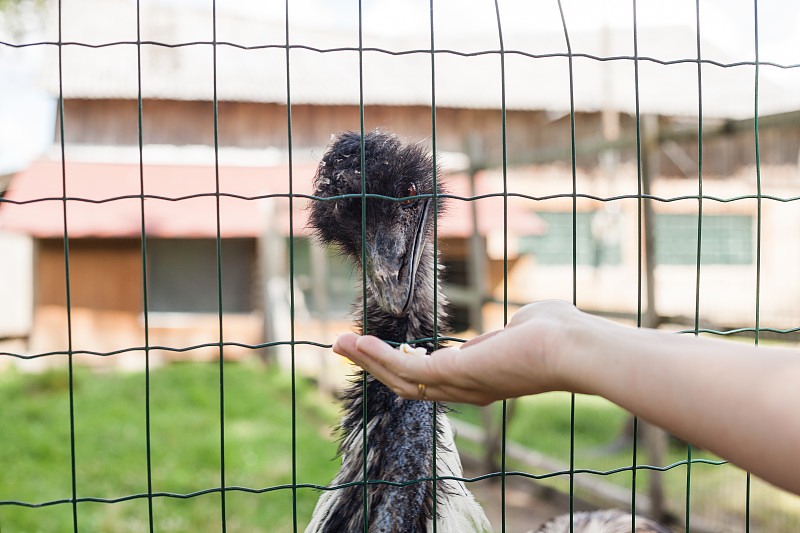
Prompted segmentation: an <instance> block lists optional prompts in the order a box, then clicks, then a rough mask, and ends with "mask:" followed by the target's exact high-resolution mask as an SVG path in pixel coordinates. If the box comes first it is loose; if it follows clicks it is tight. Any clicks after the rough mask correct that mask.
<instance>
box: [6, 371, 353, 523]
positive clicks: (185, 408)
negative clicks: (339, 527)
mask: <svg viewBox="0 0 800 533" xmlns="http://www.w3.org/2000/svg"><path fill="white" fill-rule="evenodd" d="M224 378H225V379H224V381H225V419H224V423H225V485H226V486H227V487H232V486H241V487H249V488H254V489H264V488H268V487H274V486H279V485H285V484H291V483H292V431H291V428H292V404H291V382H290V380H289V378H288V377H286V376H284V375H281V374H279V373H278V372H276V371H272V370H268V369H266V368H264V367H262V366H258V365H250V364H230V365H225V368H224ZM73 390H74V412H75V471H76V490H77V495H78V497H79V498H83V497H95V498H104V499H114V498H121V497H125V496H129V495H136V494H145V493H147V483H148V480H147V450H146V442H147V441H146V429H145V428H146V419H145V376H144V375H143V374H94V373H91V372H90V371H89V370H87V369H85V368H76V369H75V374H74V384H73ZM219 402H220V395H219V367H218V365H215V364H175V365H171V366H167V367H165V368H161V369H158V370H154V371H152V372H151V373H150V406H151V408H150V437H151V472H152V490H153V492H170V493H175V494H190V493H193V492H196V491H203V490H207V489H212V488H216V487H219V486H220V485H221V478H220V471H221V467H220V465H221V456H220V416H219ZM0 404H1V405H2V406H3V408H2V414H0V435H2V436H3V437H2V439H3V444H2V446H0V465H2V469H3V474H2V476H1V477H0V500H15V501H23V502H27V503H34V504H40V503H44V502H49V501H53V500H61V499H68V498H71V495H72V476H71V456H70V417H69V376H68V374H67V373H66V371H50V372H47V373H44V374H39V375H21V374H16V373H14V372H6V373H4V374H0ZM337 419H338V412H337V408H336V407H335V406H333V405H332V403H331V402H330V400H329V399H326V398H323V397H321V396H319V395H318V393H317V392H316V391H315V389H314V388H313V387H312V386H310V385H309V384H308V383H305V382H301V381H299V380H298V383H297V402H296V421H297V426H296V440H297V455H296V461H297V481H298V482H299V483H315V484H320V485H325V484H327V483H328V482H329V481H330V480H331V479H332V477H333V475H334V474H335V472H336V469H337V467H338V463H337V461H333V460H332V459H333V458H334V455H335V449H336V444H335V442H334V438H333V437H332V436H331V434H330V429H329V428H330V427H331V425H332V424H334V423H335V421H336V420H337ZM318 495H319V493H318V492H317V491H315V490H313V489H304V488H301V489H298V490H297V511H296V512H297V518H298V530H300V531H302V530H303V529H304V528H305V525H306V522H307V520H308V518H309V517H310V516H311V512H312V510H313V507H314V504H315V503H316V500H317V497H318ZM292 500H293V498H292V490H291V488H289V489H277V490H272V491H268V492H264V493H261V494H250V493H246V492H241V491H228V492H227V493H226V497H225V521H226V528H227V531H231V532H237V531H292V529H293V503H292ZM77 520H78V525H79V529H80V531H103V532H110V533H117V532H119V533H122V532H128V531H130V532H134V531H136V532H140V531H147V530H148V523H149V510H148V499H147V498H146V497H141V498H135V499H131V500H128V501H125V502H122V503H114V504H109V503H79V504H78V505H77ZM153 522H154V526H155V530H158V531H167V532H169V531H180V532H185V531H197V532H202V531H220V530H221V522H222V502H221V497H220V493H219V492H212V493H210V494H204V495H200V496H195V497H192V498H186V499H182V498H176V497H156V498H153ZM0 531H2V532H3V533H12V532H25V533H34V532H39V531H41V532H47V533H51V532H61V531H73V517H72V505H71V504H70V503H63V504H55V505H48V506H44V507H40V508H25V507H18V506H13V505H5V506H0Z"/></svg>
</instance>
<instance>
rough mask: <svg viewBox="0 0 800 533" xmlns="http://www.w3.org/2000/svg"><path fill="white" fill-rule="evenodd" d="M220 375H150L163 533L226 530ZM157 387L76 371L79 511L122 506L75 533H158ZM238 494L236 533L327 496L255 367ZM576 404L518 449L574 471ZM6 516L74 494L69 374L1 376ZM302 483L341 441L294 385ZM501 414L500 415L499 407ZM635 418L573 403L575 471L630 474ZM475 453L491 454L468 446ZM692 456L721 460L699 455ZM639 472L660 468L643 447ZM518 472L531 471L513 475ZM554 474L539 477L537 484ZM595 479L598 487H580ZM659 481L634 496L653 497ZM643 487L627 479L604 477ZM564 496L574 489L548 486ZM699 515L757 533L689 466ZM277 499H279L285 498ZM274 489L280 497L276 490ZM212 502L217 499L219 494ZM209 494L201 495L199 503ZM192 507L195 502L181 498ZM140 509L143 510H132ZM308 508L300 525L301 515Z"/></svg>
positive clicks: (560, 402) (668, 479) (191, 366)
mask: <svg viewBox="0 0 800 533" xmlns="http://www.w3.org/2000/svg"><path fill="white" fill-rule="evenodd" d="M219 378H220V375H219V366H218V365H217V364H214V363H206V364H203V363H180V364H172V365H169V366H166V367H163V368H159V369H156V370H153V371H152V372H151V373H150V447H151V453H150V465H151V467H150V472H151V480H150V483H151V484H152V492H153V493H156V494H158V493H170V494H171V495H170V496H165V495H157V496H155V497H153V498H152V519H153V525H154V530H155V531H160V532H162V531H163V532H173V531H174V532H187V531H192V532H206V531H208V532H218V531H222V517H223V511H222V501H221V496H220V493H219V491H218V490H215V489H218V488H219V487H220V486H221V483H222V482H221V477H220V472H221V462H220V461H221V456H220V409H219V405H220V394H219V387H220V379H219ZM145 387H146V383H145V375H144V374H122V373H106V374H99V373H94V372H92V371H90V370H88V369H86V368H82V367H77V368H76V369H75V374H74V384H73V390H74V414H75V422H74V427H75V432H74V437H75V472H76V492H77V495H78V497H79V498H99V499H104V500H113V499H123V500H124V501H119V502H117V503H106V502H80V503H78V504H77V521H78V528H79V530H80V531H85V532H95V531H97V532H104V533H105V532H108V533H124V532H137V533H138V532H142V531H148V530H149V521H150V509H149V507H150V502H149V500H148V498H147V497H146V496H142V495H143V494H145V495H146V494H147V492H148V475H147V472H148V468H147V447H146V446H147V435H146V417H145V412H146V410H145V398H146V389H145ZM224 388H225V409H224V413H225V416H224V429H225V480H224V484H225V486H226V487H228V488H231V487H246V488H249V489H256V490H259V491H260V493H250V492H246V491H241V490H228V491H227V492H226V496H225V511H224V517H225V526H226V531H228V532H244V531H247V532H254V531H260V532H270V533H271V532H291V531H293V530H294V526H295V519H294V517H295V516H296V526H297V530H298V531H303V530H304V529H305V525H306V523H307V521H308V519H309V517H310V516H311V513H312V511H313V508H314V504H315V503H316V500H317V497H318V495H319V493H318V492H317V491H316V490H314V489H311V488H298V489H297V490H296V505H295V503H294V502H295V499H294V494H293V490H292V489H291V487H284V486H285V485H291V483H292V478H293V476H292V461H293V454H292V443H293V438H292V423H293V417H292V412H293V411H292V399H291V392H292V389H291V380H290V378H289V377H288V376H286V375H283V374H281V373H279V372H277V371H275V370H273V369H270V368H267V367H264V366H263V365H260V364H257V363H237V364H226V365H225V366H224ZM570 403H571V400H570V396H569V395H567V394H559V393H553V394H546V395H542V396H538V397H534V398H526V399H523V400H521V401H520V402H519V404H518V405H517V407H516V409H517V412H516V414H515V416H514V418H513V421H512V423H511V424H510V427H509V431H508V437H509V439H511V440H512V441H515V442H518V443H521V444H524V445H525V446H528V447H530V448H533V449H536V450H538V451H540V452H542V453H544V454H546V455H549V456H551V457H554V458H556V459H559V460H561V461H563V462H564V463H568V462H569V450H570V407H571V406H570ZM0 405H2V411H0V436H2V445H0V468H2V475H0V501H5V500H13V501H22V502H26V503H31V504H41V503H45V502H53V501H58V500H68V499H69V498H71V495H72V475H71V454H70V412H69V375H68V374H67V373H66V371H50V372H47V373H44V374H19V373H16V372H14V371H6V372H3V373H0ZM294 406H295V409H294V414H295V416H294V422H295V424H296V425H295V439H294V440H295V441H296V453H295V455H294V458H295V462H296V479H297V482H298V483H300V484H303V483H312V484H318V485H325V484H327V483H328V482H329V481H330V480H331V479H332V478H333V476H334V474H335V472H336V469H337V468H338V461H337V460H335V459H334V456H335V452H336V442H335V438H334V436H332V435H331V429H330V428H331V427H332V426H333V425H335V424H336V422H337V421H338V419H339V411H338V407H337V406H336V405H335V402H333V401H331V399H330V398H328V397H325V396H322V395H320V394H319V393H318V392H317V390H316V388H315V387H314V385H313V384H311V383H308V382H306V381H304V380H302V379H298V380H297V383H296V400H295V402H294ZM456 407H457V409H458V410H459V413H457V414H455V415H454V416H458V417H460V418H462V419H464V420H466V421H470V422H473V423H477V424H479V425H480V424H481V415H480V412H479V411H478V409H477V408H475V407H470V406H456ZM494 408H495V409H497V408H499V406H497V405H496V406H495V407H494ZM626 418H627V414H626V413H625V412H624V411H622V410H620V409H619V408H617V407H615V406H613V405H611V404H609V403H608V402H605V401H604V400H602V399H599V398H592V397H586V396H578V397H577V398H576V404H575V434H574V442H575V467H576V468H587V469H594V470H600V471H605V470H611V469H615V468H624V467H627V466H630V465H631V463H632V450H631V448H630V446H627V447H626V446H623V447H622V448H621V449H618V450H611V449H610V448H609V444H611V443H613V442H615V441H616V439H617V437H618V436H619V433H620V430H621V428H622V427H623V425H624V423H625V421H626ZM458 442H459V446H460V448H461V450H462V453H469V452H473V453H480V450H478V449H477V448H476V447H474V446H472V447H471V446H469V443H466V442H463V441H462V440H459V441H458ZM686 457H687V452H686V446H685V445H684V444H682V443H680V442H677V441H673V443H672V445H671V446H670V448H669V454H668V457H667V459H666V461H665V464H671V463H674V462H678V461H682V460H685V459H686ZM692 457H693V458H695V459H697V458H708V459H715V458H714V457H713V456H711V455H709V454H707V453H705V452H703V451H702V450H697V449H695V450H693V454H692ZM637 463H638V464H644V463H648V458H647V457H646V455H645V452H644V451H643V450H642V449H641V448H640V450H639V454H638V456H637ZM507 468H508V469H509V470H521V471H526V472H527V471H530V467H529V466H528V465H523V464H515V463H514V462H513V461H511V460H509V463H508V464H507ZM533 473H536V474H541V473H542V472H533ZM581 475H587V476H588V475H594V474H581ZM647 476H648V472H647V471H640V473H639V475H638V476H637V487H638V489H639V491H640V492H642V493H644V492H646V484H647ZM603 479H604V480H606V481H609V482H613V483H616V484H618V485H620V486H623V487H626V488H630V486H631V483H632V477H631V473H630V471H624V472H621V473H618V474H613V475H609V476H605V477H604V478H603ZM664 481H665V489H666V494H667V496H666V497H667V501H668V502H669V506H670V509H671V510H672V511H673V512H674V513H675V514H676V515H677V516H678V518H679V522H681V523H682V520H683V518H682V516H683V514H684V512H685V503H686V485H687V476H686V467H685V466H684V465H681V466H678V467H676V468H673V469H671V470H670V471H669V472H667V473H666V474H665V475H664ZM546 483H550V484H551V485H553V486H555V487H557V488H559V489H562V490H566V489H567V486H568V485H567V482H566V480H565V479H564V478H563V477H562V478H558V479H551V480H548V481H546ZM690 483H691V491H690V495H691V496H690V513H691V515H692V516H697V517H703V518H704V519H711V520H712V521H713V522H714V523H717V524H722V525H723V527H722V528H721V529H720V530H724V531H728V530H731V531H739V530H744V529H743V528H742V527H741V526H742V522H743V520H744V514H745V510H746V503H745V499H746V497H747V496H746V495H747V491H746V477H745V475H744V473H742V472H741V471H739V470H738V469H736V468H734V467H733V466H731V465H724V466H712V465H706V464H695V465H693V467H692V475H691V481H690ZM273 488H274V489H273ZM264 489H273V490H264ZM206 491H210V492H206ZM197 492H201V494H198V495H195V494H194V493H197ZM185 495H192V496H191V497H188V498H186V497H179V496H185ZM130 496H136V497H133V498H127V497H130ZM750 500H751V501H750V510H751V517H750V519H751V526H752V527H754V528H755V529H756V530H760V531H772V532H782V531H787V532H788V531H797V530H800V499H798V498H797V497H794V496H790V495H787V494H786V493H782V492H780V491H777V490H775V489H772V488H770V487H768V486H766V485H765V484H763V483H761V482H759V481H758V480H756V479H753V480H752V486H751V491H750ZM295 509H296V511H295ZM71 531H73V509H72V505H71V503H69V502H68V501H65V502H62V503H56V504H53V505H46V506H43V507H38V508H27V507H20V506H16V505H0V532H2V533H36V532H42V533H60V532H71Z"/></svg>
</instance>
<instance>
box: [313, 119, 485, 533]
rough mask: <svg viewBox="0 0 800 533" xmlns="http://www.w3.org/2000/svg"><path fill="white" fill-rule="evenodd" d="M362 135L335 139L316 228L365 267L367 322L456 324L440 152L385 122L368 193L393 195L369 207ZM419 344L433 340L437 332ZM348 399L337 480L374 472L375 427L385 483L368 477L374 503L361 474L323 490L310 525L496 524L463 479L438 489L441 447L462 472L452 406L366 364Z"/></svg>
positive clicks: (393, 530) (417, 334)
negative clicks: (440, 235)
mask: <svg viewBox="0 0 800 533" xmlns="http://www.w3.org/2000/svg"><path fill="white" fill-rule="evenodd" d="M361 144H362V139H361V135H360V134H356V133H352V132H347V133H342V134H340V135H339V136H338V137H337V138H335V139H334V140H333V142H332V144H331V145H330V146H329V148H328V150H327V152H326V153H325V155H324V156H323V158H322V161H321V162H320V165H319V168H318V170H317V174H316V176H315V179H314V195H315V196H317V197H319V198H323V199H327V198H331V199H330V200H314V202H313V204H312V206H311V216H310V223H311V226H312V227H313V229H314V232H315V234H316V236H317V238H318V239H319V240H320V241H321V242H322V243H325V244H334V245H336V246H338V248H339V249H340V250H341V252H342V253H343V254H344V255H346V256H347V257H348V258H349V259H351V260H352V261H353V263H354V264H355V265H357V266H358V267H359V268H360V269H362V271H363V273H364V276H365V278H366V293H365V294H363V295H362V296H361V298H365V299H366V302H365V301H364V300H363V299H361V298H360V299H359V300H358V301H357V302H356V303H355V314H356V323H357V325H358V329H359V330H360V329H361V328H362V327H363V328H364V329H365V330H366V332H367V333H369V334H371V335H375V336H377V337H379V338H381V339H384V340H387V341H395V342H398V343H400V342H411V341H415V340H417V339H430V338H432V337H434V335H435V334H436V333H438V334H439V335H442V334H443V333H444V332H446V329H447V328H446V314H445V311H444V306H445V304H446V302H445V299H444V297H443V296H442V295H441V293H440V292H439V287H438V284H437V283H436V282H435V278H436V276H435V274H434V273H435V271H436V269H437V268H439V265H438V261H437V258H436V257H435V255H434V247H433V238H434V235H433V219H434V213H436V212H440V211H441V210H442V209H443V204H442V200H441V198H437V199H434V198H432V197H431V196H430V195H432V194H433V192H434V181H433V180H434V168H433V163H432V160H431V158H430V156H429V154H428V153H427V151H426V150H424V149H423V148H421V147H420V146H418V145H406V144H403V143H401V142H400V141H399V139H398V138H397V137H395V136H394V135H391V134H388V133H384V132H381V131H375V132H371V133H369V134H367V135H365V137H364V140H363V144H364V169H363V170H364V171H365V176H364V179H363V184H364V186H365V187H366V189H365V192H366V193H367V194H369V195H381V196H385V197H387V198H388V199H385V198H375V197H372V196H370V197H369V198H367V199H366V201H365V205H364V206H363V207H364V208H365V209H364V210H363V211H362V197H361V193H362V175H361V173H362V161H361ZM439 191H440V192H441V189H440V190H439ZM346 195H353V196H351V197H348V196H346ZM425 195H428V196H425ZM343 196H344V197H343ZM395 199H396V200H395ZM436 201H438V202H439V203H438V205H436V206H434V202H436ZM362 228H363V236H362ZM434 295H436V296H435V297H434ZM364 308H366V315H364V312H363V309H364ZM415 345H416V346H424V347H425V348H426V350H428V351H431V350H433V348H434V345H433V343H432V342H425V343H416V344H415ZM365 383H366V397H367V405H366V419H365V418H364V416H363V413H364V405H363V398H364V385H365ZM342 400H343V406H344V412H345V414H344V417H343V419H342V422H341V426H340V429H341V435H342V440H341V444H340V446H339V453H340V455H341V459H342V466H341V468H340V470H339V472H338V473H337V475H336V477H335V478H334V479H333V481H332V483H331V485H332V486H336V485H341V484H346V483H352V482H362V481H363V480H364V472H365V466H364V463H363V460H364V457H365V454H364V451H363V444H364V431H365V430H366V442H367V452H366V461H367V464H366V475H367V480H368V481H370V482H373V481H377V483H369V484H368V485H367V488H366V494H367V501H366V506H365V502H364V492H365V491H364V485H363V484H362V483H356V484H354V485H351V486H348V487H345V488H341V489H335V490H327V491H324V492H323V493H322V494H321V496H320V499H319V501H318V502H317V507H316V509H315V511H314V515H313V517H312V520H311V523H310V524H309V526H308V528H307V529H306V532H307V533H321V532H326V533H341V532H359V531H364V528H365V524H366V528H367V529H366V530H367V531H369V532H386V533H425V532H428V531H432V524H433V520H437V531H439V532H441V533H448V532H459V533H472V532H484V531H490V530H491V528H490V526H489V523H488V521H487V519H486V516H485V515H484V513H483V510H482V509H481V508H480V506H479V505H478V503H477V502H476V501H475V500H474V498H473V497H472V495H471V494H470V493H469V491H468V490H467V489H466V487H465V485H464V484H463V483H462V482H460V481H453V480H438V481H437V483H436V487H435V488H434V483H433V482H432V481H430V480H431V479H432V478H433V475H434V454H435V457H436V474H437V475H438V476H452V477H460V476H461V475H462V470H461V461H460V459H459V457H458V452H457V451H456V448H455V444H454V442H453V432H452V428H451V427H450V424H449V422H448V421H447V417H446V414H445V409H444V408H443V407H442V406H439V405H438V404H435V403H431V402H423V401H416V400H404V399H402V398H399V397H398V396H397V395H396V394H394V392H392V391H391V390H390V389H389V388H388V387H386V386H385V385H383V384H382V383H380V382H379V381H377V380H375V379H374V378H373V377H372V376H369V375H367V376H366V378H364V375H363V373H359V374H358V375H357V376H355V378H354V379H353V381H352V384H351V386H350V387H349V388H348V389H347V390H346V391H345V392H344V393H343V395H342ZM434 410H436V413H435V415H434ZM365 426H366V427H365ZM434 442H435V443H436V444H435V449H434ZM416 480H423V481H416ZM381 481H385V482H390V484H387V483H381ZM434 499H435V500H436V513H435V516H434ZM365 507H366V511H367V516H366V520H365V517H364V511H365Z"/></svg>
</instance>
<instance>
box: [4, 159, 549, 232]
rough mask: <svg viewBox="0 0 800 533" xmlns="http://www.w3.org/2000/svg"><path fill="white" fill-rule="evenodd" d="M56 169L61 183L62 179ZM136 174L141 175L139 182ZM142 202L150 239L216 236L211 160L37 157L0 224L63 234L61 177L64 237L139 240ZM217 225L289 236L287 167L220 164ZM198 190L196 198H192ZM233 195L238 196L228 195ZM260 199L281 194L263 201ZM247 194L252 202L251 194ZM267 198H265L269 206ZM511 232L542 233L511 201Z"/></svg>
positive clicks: (497, 222)
mask: <svg viewBox="0 0 800 533" xmlns="http://www.w3.org/2000/svg"><path fill="white" fill-rule="evenodd" d="M315 168H316V166H315V165H314V164H313V163H303V164H296V165H294V166H293V169H292V181H293V189H292V192H293V193H294V194H311V179H312V176H313V175H314V171H315ZM62 174H63V175H65V177H66V179H63V178H62ZM140 176H141V178H140ZM140 179H141V181H142V182H143V184H144V194H145V195H147V196H154V197H155V198H152V197H150V198H146V199H145V201H144V219H145V229H146V232H147V235H149V236H157V237H214V236H216V234H217V205H216V196H215V190H216V186H215V182H216V173H215V168H214V167H213V166H173V165H145V166H144V167H143V169H142V170H141V171H140V167H139V165H133V164H108V163H83V162H81V163H78V162H67V163H66V165H65V167H64V171H63V172H62V166H61V162H60V161H44V160H43V161H38V162H36V163H34V164H33V165H32V166H31V167H29V168H28V169H27V170H25V171H23V172H20V173H19V174H17V175H16V176H15V177H14V179H13V181H12V183H11V187H10V188H9V190H8V191H7V193H6V196H5V198H6V199H7V200H10V201H11V203H8V202H3V203H2V204H0V207H2V208H1V209H0V227H2V228H3V229H5V230H8V231H17V232H21V233H26V234H30V235H32V236H34V237H40V238H43V237H61V236H63V235H64V202H63V200H62V198H63V197H64V196H65V194H64V191H63V185H62V183H63V182H65V183H66V197H67V198H68V201H67V203H66V205H67V209H66V220H67V229H68V234H69V236H70V237H138V236H139V235H141V230H142V201H141V197H140V195H141V192H142V190H141V187H142V186H141V185H140ZM445 179H446V182H447V188H448V192H449V193H451V194H454V195H457V196H463V197H467V196H469V190H468V182H467V179H466V177H465V176H463V175H460V176H448V177H446V178H445ZM487 185H488V180H487V179H479V180H478V187H477V188H478V191H477V194H486V193H489V192H497V191H490V190H488V189H487ZM219 190H220V193H221V194H222V195H221V196H220V199H219V221H220V233H221V236H222V237H256V236H258V235H259V234H261V233H263V231H264V228H265V226H266V223H267V217H268V213H269V212H270V210H271V209H270V207H272V208H274V209H273V212H274V213H276V217H277V219H276V220H278V227H279V229H280V231H281V232H282V233H283V234H284V235H286V234H288V233H289V231H288V229H289V227H288V226H289V217H288V206H289V199H288V193H289V168H288V166H280V167H259V168H255V167H220V168H219ZM197 194H201V195H203V196H200V197H191V198H187V197H190V196H194V195H197ZM226 194H227V195H235V196H240V197H242V198H239V197H232V196H225V195H226ZM267 195H282V196H279V197H276V198H273V199H269V200H268V199H266V198H264V196H267ZM253 198H256V199H255V200H253ZM270 203H271V204H270ZM294 205H295V207H296V208H297V209H295V212H294V217H293V220H294V234H295V235H306V234H307V233H308V231H307V229H306V223H307V212H306V210H305V209H303V208H304V207H305V206H306V205H307V201H306V200H305V199H303V198H300V199H294ZM476 205H477V206H478V225H479V229H480V232H481V233H483V234H486V233H489V232H493V231H502V229H503V216H502V213H503V199H502V198H501V197H494V198H483V199H480V200H478V201H477V204H476ZM470 209H471V206H470V202H468V201H461V200H458V199H453V200H450V201H449V205H448V208H447V211H446V213H445V216H444V217H443V219H442V221H441V223H440V224H439V234H440V235H442V236H451V237H455V236H458V237H465V236H468V235H469V234H470V233H471V232H472V215H471V211H470ZM508 220H509V231H510V232H511V233H515V234H540V233H542V232H543V231H545V227H546V226H545V224H544V223H543V222H542V221H541V219H539V218H538V217H537V216H535V215H534V214H532V213H530V212H529V211H527V210H521V209H519V208H518V207H515V205H514V202H513V201H510V202H509V215H508Z"/></svg>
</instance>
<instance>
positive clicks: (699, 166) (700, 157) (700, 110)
mask: <svg viewBox="0 0 800 533" xmlns="http://www.w3.org/2000/svg"><path fill="white" fill-rule="evenodd" d="M695 28H696V29H695V31H696V35H695V36H696V39H697V256H696V259H695V261H696V263H695V266H696V273H695V297H694V335H695V336H698V335H699V334H700V264H701V257H702V252H703V240H702V237H703V63H702V57H703V56H702V53H701V45H700V0H696V2H695ZM691 494H692V443H691V442H690V443H687V447H686V509H685V512H684V517H685V528H686V531H687V533H688V532H689V531H691V529H690V515H691V505H692V499H691Z"/></svg>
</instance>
